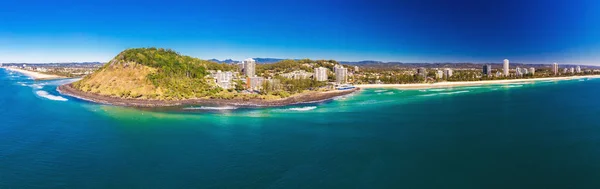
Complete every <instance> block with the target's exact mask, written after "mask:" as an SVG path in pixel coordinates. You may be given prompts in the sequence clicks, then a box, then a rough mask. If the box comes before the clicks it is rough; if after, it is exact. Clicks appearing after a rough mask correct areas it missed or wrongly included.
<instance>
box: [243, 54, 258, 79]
mask: <svg viewBox="0 0 600 189" xmlns="http://www.w3.org/2000/svg"><path fill="white" fill-rule="evenodd" d="M244 75H246V76H247V77H254V76H255V75H256V61H254V59H252V58H248V59H246V60H244Z"/></svg>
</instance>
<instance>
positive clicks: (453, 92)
mask: <svg viewBox="0 0 600 189" xmlns="http://www.w3.org/2000/svg"><path fill="white" fill-rule="evenodd" d="M468 92H470V91H467V90H464V91H452V92H445V93H431V94H424V95H419V96H437V95H453V94H460V93H468Z"/></svg>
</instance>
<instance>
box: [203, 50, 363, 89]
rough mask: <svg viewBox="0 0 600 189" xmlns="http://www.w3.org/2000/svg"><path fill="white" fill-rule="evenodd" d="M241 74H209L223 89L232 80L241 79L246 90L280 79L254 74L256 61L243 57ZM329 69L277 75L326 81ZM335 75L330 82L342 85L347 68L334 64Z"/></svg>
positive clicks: (274, 84)
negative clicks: (333, 79)
mask: <svg viewBox="0 0 600 189" xmlns="http://www.w3.org/2000/svg"><path fill="white" fill-rule="evenodd" d="M240 68H241V73H242V74H241V75H240V74H239V73H238V72H231V71H226V72H222V71H220V70H217V71H211V73H212V74H211V76H212V77H213V78H214V79H215V82H216V84H217V85H218V86H219V87H221V88H223V89H231V88H235V85H236V84H235V83H236V82H234V80H236V79H237V80H241V81H242V82H243V83H245V89H247V90H254V91H256V90H260V89H261V88H262V87H263V84H264V83H265V82H268V83H269V84H270V85H269V86H278V85H280V83H281V82H280V81H279V80H277V79H272V78H264V77H260V76H257V75H256V61H255V60H254V59H252V58H248V59H245V60H244V61H242V63H241V64H240ZM354 70H355V72H356V71H358V67H357V66H355V67H354ZM329 72H330V70H329V69H328V68H325V67H317V68H314V73H311V72H307V71H305V70H296V71H292V72H288V73H281V74H279V76H281V77H284V78H288V79H314V80H316V81H322V82H327V81H329ZM333 73H334V75H335V82H333V83H332V84H337V85H343V84H346V83H347V82H348V68H346V67H344V66H342V65H335V66H334V68H333Z"/></svg>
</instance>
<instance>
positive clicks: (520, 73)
mask: <svg viewBox="0 0 600 189" xmlns="http://www.w3.org/2000/svg"><path fill="white" fill-rule="evenodd" d="M515 75H517V77H521V76H523V71H522V70H521V68H519V66H517V68H515Z"/></svg>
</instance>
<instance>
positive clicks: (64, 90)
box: [56, 83, 360, 107]
mask: <svg viewBox="0 0 600 189" xmlns="http://www.w3.org/2000/svg"><path fill="white" fill-rule="evenodd" d="M56 90H57V91H58V92H59V93H61V94H63V95H67V96H71V97H74V98H78V99H81V100H85V101H90V102H95V103H99V104H108V105H116V106H129V107H173V106H192V105H207V106H237V107H276V106H287V105H294V104H303V103H313V102H321V101H326V100H330V99H332V98H334V97H338V96H343V95H348V94H351V93H354V92H356V91H359V90H360V88H355V89H352V90H343V91H328V92H309V93H306V94H300V95H296V96H291V97H288V98H283V99H278V100H262V99H248V100H243V99H187V100H171V101H166V100H147V99H124V98H118V97H110V96H103V95H98V94H93V93H87V92H83V91H80V90H78V89H75V88H73V87H72V86H71V84H70V83H69V84H64V85H60V86H58V87H57V88H56Z"/></svg>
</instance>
